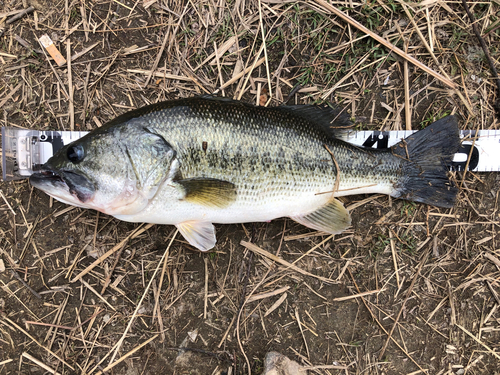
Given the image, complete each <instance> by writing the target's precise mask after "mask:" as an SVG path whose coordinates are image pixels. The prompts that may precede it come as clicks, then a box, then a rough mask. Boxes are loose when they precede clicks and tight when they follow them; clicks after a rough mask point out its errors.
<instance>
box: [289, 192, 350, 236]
mask: <svg viewBox="0 0 500 375" xmlns="http://www.w3.org/2000/svg"><path fill="white" fill-rule="evenodd" d="M291 219H293V220H295V221H296V222H298V223H300V224H302V225H305V226H306V227H308V228H312V229H316V230H319V231H322V232H327V233H331V234H338V233H341V232H343V231H344V230H346V229H347V228H348V227H349V226H350V225H351V215H349V212H348V211H347V209H346V208H345V207H344V205H343V204H342V203H341V202H340V201H339V200H338V199H336V198H332V199H330V201H328V203H327V204H325V205H324V206H322V207H320V208H318V209H317V210H316V211H313V212H310V213H307V214H305V215H297V216H291Z"/></svg>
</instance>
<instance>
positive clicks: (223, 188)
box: [176, 177, 236, 208]
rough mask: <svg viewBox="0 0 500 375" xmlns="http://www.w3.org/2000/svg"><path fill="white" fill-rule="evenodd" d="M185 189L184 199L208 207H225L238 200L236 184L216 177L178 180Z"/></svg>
mask: <svg viewBox="0 0 500 375" xmlns="http://www.w3.org/2000/svg"><path fill="white" fill-rule="evenodd" d="M176 182H177V183H178V184H179V185H180V186H182V189H183V191H184V200H185V201H187V202H191V203H196V204H201V205H203V206H206V207H215V208H224V207H227V206H228V205H229V204H231V203H232V202H234V201H235V200H236V186H235V185H234V184H233V183H232V182H228V181H224V180H218V179H215V178H202V177H198V178H187V179H184V180H179V181H176Z"/></svg>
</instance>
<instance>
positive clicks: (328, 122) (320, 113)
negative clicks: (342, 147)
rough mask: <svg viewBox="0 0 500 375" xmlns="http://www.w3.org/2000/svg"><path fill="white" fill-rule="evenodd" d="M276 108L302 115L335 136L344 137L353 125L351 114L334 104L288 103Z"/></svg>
mask: <svg viewBox="0 0 500 375" xmlns="http://www.w3.org/2000/svg"><path fill="white" fill-rule="evenodd" d="M276 109H278V110H280V111H283V112H288V113H290V114H293V115H295V116H299V117H302V118H303V119H304V120H306V121H308V122H310V123H313V124H315V125H316V126H317V127H318V128H320V129H322V130H323V131H324V132H326V133H327V134H328V135H330V136H332V137H334V138H342V135H343V133H345V132H346V131H347V130H349V128H350V127H352V126H353V123H352V121H351V118H350V117H349V114H348V113H347V112H345V111H343V110H342V109H341V108H338V107H336V106H333V105H328V104H321V105H319V104H311V105H309V104H307V105H288V106H281V107H276Z"/></svg>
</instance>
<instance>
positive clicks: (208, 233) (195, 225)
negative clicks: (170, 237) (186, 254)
mask: <svg viewBox="0 0 500 375" xmlns="http://www.w3.org/2000/svg"><path fill="white" fill-rule="evenodd" d="M176 227H177V229H179V232H180V233H181V234H182V236H183V237H184V238H185V239H186V241H187V242H189V243H190V244H191V245H193V246H194V247H196V248H197V249H199V250H201V251H208V250H210V249H212V248H213V247H214V246H215V243H216V242H217V240H216V238H215V227H214V226H213V224H212V223H208V222H205V221H194V220H191V221H185V222H183V223H179V224H177V225H176Z"/></svg>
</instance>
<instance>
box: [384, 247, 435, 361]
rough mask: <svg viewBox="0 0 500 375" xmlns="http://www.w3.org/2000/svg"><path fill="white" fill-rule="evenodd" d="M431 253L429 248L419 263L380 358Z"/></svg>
mask: <svg viewBox="0 0 500 375" xmlns="http://www.w3.org/2000/svg"><path fill="white" fill-rule="evenodd" d="M429 253H430V250H427V251H426V252H425V254H424V256H423V257H422V260H421V261H420V264H419V265H418V269H417V272H416V273H415V276H414V277H413V280H412V281H411V284H410V287H409V288H408V290H407V292H406V298H405V300H404V301H403V303H402V305H401V308H400V309H399V313H398V316H397V317H396V320H395V321H394V325H393V326H392V328H391V331H390V332H389V334H388V335H387V340H386V342H385V344H384V346H383V347H382V350H381V351H380V353H379V355H378V358H379V359H381V358H383V356H384V353H385V349H386V348H387V345H388V344H389V341H390V340H391V338H392V333H393V332H394V328H396V326H397V325H398V321H399V317H400V316H401V313H402V312H403V309H404V308H405V305H406V302H407V301H408V298H410V296H411V293H412V291H413V287H414V286H415V283H416V282H417V279H418V278H419V276H420V271H422V267H423V266H424V264H425V262H427V258H428V257H429Z"/></svg>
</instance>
